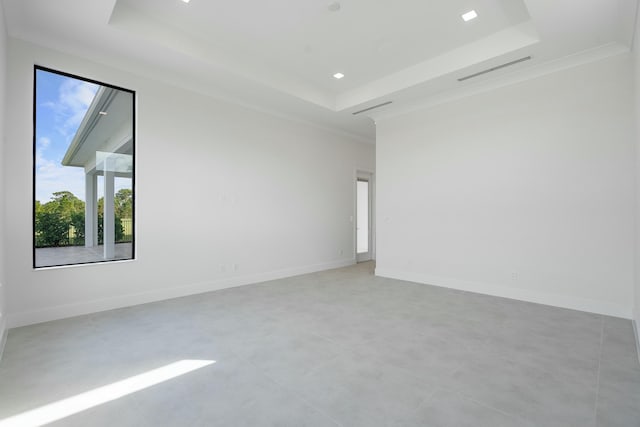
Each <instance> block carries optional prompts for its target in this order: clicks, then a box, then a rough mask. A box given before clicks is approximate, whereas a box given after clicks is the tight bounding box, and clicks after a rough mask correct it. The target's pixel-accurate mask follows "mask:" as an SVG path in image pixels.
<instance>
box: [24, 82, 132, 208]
mask: <svg viewBox="0 0 640 427" xmlns="http://www.w3.org/2000/svg"><path fill="white" fill-rule="evenodd" d="M99 87H100V86H99V85H96V84H93V83H89V82H86V81H84V80H79V79H74V78H72V77H66V76H62V75H60V74H56V73H50V72H48V71H44V70H36V200H39V201H40V202H41V203H43V204H44V203H46V202H48V201H49V200H50V199H51V196H52V195H53V193H54V192H56V191H65V190H66V191H71V192H72V193H73V194H75V195H76V196H77V197H78V198H79V199H81V200H84V199H85V197H84V186H85V183H84V169H83V168H80V167H70V166H62V158H63V157H64V154H65V153H66V152H67V148H68V147H69V145H70V144H71V141H72V140H73V137H74V135H75V133H76V131H77V130H78V127H79V126H80V123H81V122H82V119H83V118H84V115H85V113H86V112H87V109H88V108H89V106H90V105H91V101H93V98H94V96H95V94H96V92H97V91H98V88H99ZM100 181H101V180H100V179H99V182H100ZM120 188H131V180H129V179H116V191H117V190H118V189H120ZM101 193H102V191H101V189H100V187H99V189H98V197H100V196H101Z"/></svg>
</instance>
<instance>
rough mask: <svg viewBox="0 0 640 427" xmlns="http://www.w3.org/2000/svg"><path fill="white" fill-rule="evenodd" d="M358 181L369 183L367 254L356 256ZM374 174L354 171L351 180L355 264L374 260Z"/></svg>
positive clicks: (365, 171) (362, 170) (366, 171)
mask: <svg viewBox="0 0 640 427" xmlns="http://www.w3.org/2000/svg"><path fill="white" fill-rule="evenodd" d="M358 181H368V182H369V252H367V253H366V254H363V255H364V256H359V255H358ZM375 185H376V183H375V173H373V171H368V170H364V169H356V170H355V171H354V179H353V257H354V260H355V262H364V261H368V260H375V259H376V231H375V230H376V214H375V194H376V192H375Z"/></svg>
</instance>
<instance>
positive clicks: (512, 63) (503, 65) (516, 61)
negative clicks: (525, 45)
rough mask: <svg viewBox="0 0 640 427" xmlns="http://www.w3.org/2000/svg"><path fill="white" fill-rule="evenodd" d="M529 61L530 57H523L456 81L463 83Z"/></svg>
mask: <svg viewBox="0 0 640 427" xmlns="http://www.w3.org/2000/svg"><path fill="white" fill-rule="evenodd" d="M530 59H531V56H525V57H524V58H520V59H516V60H515V61H511V62H507V63H505V64H501V65H496V66H495V67H491V68H487V69H486V70H482V71H478V72H477V73H473V74H470V75H468V76H465V77H461V78H459V79H458V81H459V82H463V81H465V80H469V79H472V78H474V77H478V76H481V75H483V74H487V73H490V72H492V71H496V70H500V69H501V68H506V67H510V66H512V65H516V64H519V63H521V62H524V61H528V60H530Z"/></svg>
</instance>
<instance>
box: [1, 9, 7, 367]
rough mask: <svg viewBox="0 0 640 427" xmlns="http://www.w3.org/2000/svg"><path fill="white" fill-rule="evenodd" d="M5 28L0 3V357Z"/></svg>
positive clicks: (3, 323) (3, 333)
mask: <svg viewBox="0 0 640 427" xmlns="http://www.w3.org/2000/svg"><path fill="white" fill-rule="evenodd" d="M6 59H7V30H6V25H5V21H4V10H3V8H2V3H0V358H1V357H2V350H3V349H4V343H5V340H6V316H5V315H6V310H5V296H4V289H5V287H4V284H5V263H4V167H3V162H4V156H3V146H4V135H5V131H4V129H5V128H4V123H5V122H4V114H5V87H6V75H7V61H6Z"/></svg>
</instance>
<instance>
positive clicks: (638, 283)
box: [633, 7, 640, 358]
mask: <svg viewBox="0 0 640 427" xmlns="http://www.w3.org/2000/svg"><path fill="white" fill-rule="evenodd" d="M638 19H640V7H638V10H637V12H636V28H635V34H634V42H633V59H634V61H633V80H634V81H633V83H634V86H635V88H634V89H635V90H634V94H635V119H636V129H635V130H636V133H635V139H636V216H635V219H636V252H635V255H636V259H635V261H636V270H635V271H636V276H635V303H634V327H635V331H636V344H637V345H638V357H639V358H640V221H639V218H640V21H639V20H638Z"/></svg>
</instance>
